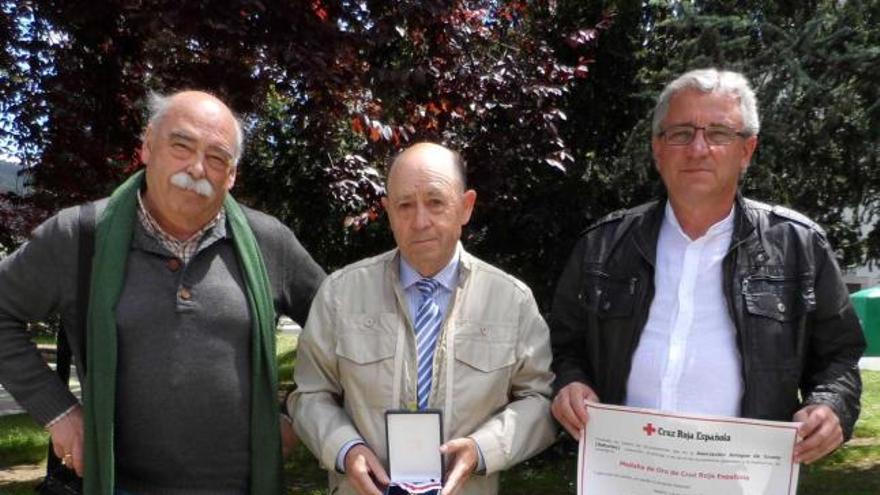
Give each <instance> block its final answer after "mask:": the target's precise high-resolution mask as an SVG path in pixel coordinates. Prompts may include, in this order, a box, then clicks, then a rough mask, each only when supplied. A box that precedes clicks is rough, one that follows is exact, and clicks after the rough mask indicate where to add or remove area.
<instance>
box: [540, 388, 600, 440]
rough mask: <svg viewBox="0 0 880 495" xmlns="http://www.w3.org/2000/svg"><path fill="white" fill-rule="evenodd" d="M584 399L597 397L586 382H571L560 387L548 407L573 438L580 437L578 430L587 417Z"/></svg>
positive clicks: (596, 399) (595, 398)
mask: <svg viewBox="0 0 880 495" xmlns="http://www.w3.org/2000/svg"><path fill="white" fill-rule="evenodd" d="M585 400H590V401H598V400H599V397H598V396H597V395H596V392H594V391H593V389H591V388H590V387H588V386H587V385H586V384H584V383H580V382H572V383H569V384H568V385H566V386H565V387H562V389H561V390H560V391H559V393H558V394H557V395H556V397H555V398H554V399H553V404H552V405H551V407H550V410H551V412H552V413H553V416H554V417H555V418H556V420H557V421H559V423H560V424H561V425H562V427H563V428H565V431H567V432H568V433H569V435H571V436H572V437H574V438H575V439H579V438H580V432H581V430H582V429H583V428H584V427H585V426H586V425H587V420H588V419H589V418H588V417H587V408H586V406H585V405H584V401H585Z"/></svg>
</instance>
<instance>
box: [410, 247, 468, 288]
mask: <svg viewBox="0 0 880 495" xmlns="http://www.w3.org/2000/svg"><path fill="white" fill-rule="evenodd" d="M460 259H461V242H458V243H456V245H455V252H454V253H453V254H452V259H451V260H449V263H447V264H446V266H445V267H443V269H442V270H440V271H439V272H437V274H436V275H434V276H433V277H431V278H433V279H434V280H436V281H438V282H440V285H442V286H443V288H445V289H446V290H448V291H450V292H451V291H453V290H454V289H455V286H456V283H457V282H458V265H459V261H460ZM423 278H425V277H423V276H421V275H420V274H419V272H418V271H416V269H415V268H413V267H412V266H411V265H410V264H409V263H407V262H406V260H405V259H403V256H400V285H402V286H403V289H404V290H407V289H409V288H410V287H412V286H413V285H414V284H415V283H416V282H418V281H419V280H421V279H423Z"/></svg>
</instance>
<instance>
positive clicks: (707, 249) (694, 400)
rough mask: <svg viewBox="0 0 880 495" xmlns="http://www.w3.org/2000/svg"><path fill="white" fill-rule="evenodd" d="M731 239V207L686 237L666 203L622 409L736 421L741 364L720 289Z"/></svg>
mask: <svg viewBox="0 0 880 495" xmlns="http://www.w3.org/2000/svg"><path fill="white" fill-rule="evenodd" d="M732 234H733V209H732V208H731V210H730V214H728V215H727V217H726V218H724V219H723V220H721V221H719V222H718V223H716V224H715V225H713V226H712V227H710V228H709V230H708V231H706V233H705V234H704V235H703V236H702V237H700V238H699V239H695V240H691V239H690V238H689V237H688V236H687V234H685V233H684V231H683V230H682V229H681V226H680V225H679V223H678V220H677V219H676V217H675V212H674V211H673V210H672V207H671V206H670V204H669V203H668V202H667V203H666V211H665V215H664V219H663V224H662V226H661V227H660V235H659V238H658V240H657V261H656V271H655V273H654V287H655V292H654V300H653V301H652V302H651V308H650V311H649V313H648V321H647V323H646V324H645V328H644V330H643V331H642V335H641V338H640V340H639V344H638V347H637V348H636V351H635V354H634V356H633V361H632V368H631V370H630V374H629V379H628V381H627V396H626V405H628V406H635V407H647V408H651V409H661V410H665V411H678V412H691V413H702V414H717V415H723V416H739V413H740V400H741V398H742V393H743V379H742V372H741V367H742V364H741V357H740V353H739V349H738V347H737V343H736V339H737V335H736V328H735V327H734V325H733V320H731V317H730V312H729V311H728V308H727V302H726V300H725V298H724V292H723V290H722V283H723V282H722V281H723V276H722V261H723V260H724V256H725V255H726V254H727V251H728V249H730V242H731V237H732Z"/></svg>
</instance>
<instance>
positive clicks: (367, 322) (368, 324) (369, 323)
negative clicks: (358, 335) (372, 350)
mask: <svg viewBox="0 0 880 495" xmlns="http://www.w3.org/2000/svg"><path fill="white" fill-rule="evenodd" d="M374 323H376V322H375V321H373V319H372V318H367V319H366V320H364V326H365V327H367V328H371V327H372V326H373V324H374Z"/></svg>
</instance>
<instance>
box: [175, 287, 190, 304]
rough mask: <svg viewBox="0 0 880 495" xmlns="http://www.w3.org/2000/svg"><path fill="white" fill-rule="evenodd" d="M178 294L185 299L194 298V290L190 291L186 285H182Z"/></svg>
mask: <svg viewBox="0 0 880 495" xmlns="http://www.w3.org/2000/svg"><path fill="white" fill-rule="evenodd" d="M177 295H178V296H179V297H180V298H181V299H183V300H184V301H189V300H190V299H192V292H190V291H189V289H187V288H186V287H181V288H180V290H179V291H177Z"/></svg>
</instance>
